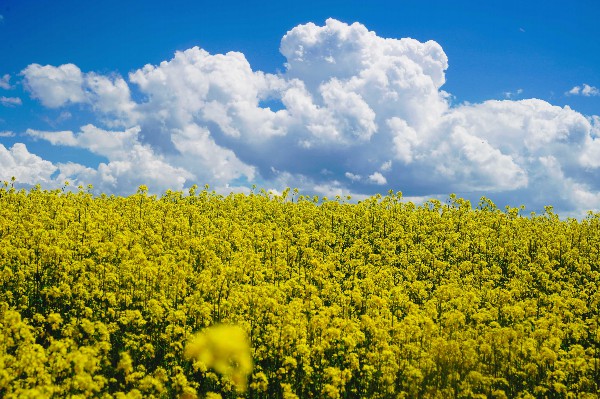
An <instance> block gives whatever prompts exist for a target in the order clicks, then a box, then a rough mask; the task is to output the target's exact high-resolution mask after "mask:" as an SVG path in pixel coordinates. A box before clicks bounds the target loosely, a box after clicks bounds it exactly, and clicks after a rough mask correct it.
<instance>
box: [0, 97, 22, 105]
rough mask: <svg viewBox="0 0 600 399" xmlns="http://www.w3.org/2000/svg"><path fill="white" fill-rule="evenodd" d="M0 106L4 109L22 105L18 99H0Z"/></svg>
mask: <svg viewBox="0 0 600 399" xmlns="http://www.w3.org/2000/svg"><path fill="white" fill-rule="evenodd" d="M0 104H1V105H3V106H5V107H15V106H17V105H21V104H23V102H22V101H21V99H20V98H19V97H4V96H2V97H0Z"/></svg>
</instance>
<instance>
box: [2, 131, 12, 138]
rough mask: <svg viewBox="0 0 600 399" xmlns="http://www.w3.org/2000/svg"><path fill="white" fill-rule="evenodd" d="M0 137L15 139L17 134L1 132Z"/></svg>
mask: <svg viewBox="0 0 600 399" xmlns="http://www.w3.org/2000/svg"><path fill="white" fill-rule="evenodd" d="M0 137H15V133H14V132H11V131H4V132H0Z"/></svg>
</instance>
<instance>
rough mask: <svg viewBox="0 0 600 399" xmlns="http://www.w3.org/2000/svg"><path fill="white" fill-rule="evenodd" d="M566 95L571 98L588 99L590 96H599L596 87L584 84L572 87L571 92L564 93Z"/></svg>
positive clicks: (599, 91)
mask: <svg viewBox="0 0 600 399" xmlns="http://www.w3.org/2000/svg"><path fill="white" fill-rule="evenodd" d="M565 94H566V95H568V96H569V95H571V96H579V95H581V96H585V97H590V96H600V90H598V89H597V88H596V87H594V86H590V85H588V84H586V83H584V84H583V85H582V86H575V87H573V88H572V89H571V90H569V91H567V92H566V93H565Z"/></svg>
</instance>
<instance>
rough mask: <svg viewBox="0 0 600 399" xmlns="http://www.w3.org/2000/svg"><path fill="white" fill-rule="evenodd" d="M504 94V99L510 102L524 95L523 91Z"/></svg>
mask: <svg viewBox="0 0 600 399" xmlns="http://www.w3.org/2000/svg"><path fill="white" fill-rule="evenodd" d="M503 94H504V98H506V99H507V100H510V99H512V98H514V97H516V96H520V95H521V94H523V89H517V90H516V91H505V92H504V93H503Z"/></svg>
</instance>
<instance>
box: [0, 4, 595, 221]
mask: <svg viewBox="0 0 600 399" xmlns="http://www.w3.org/2000/svg"><path fill="white" fill-rule="evenodd" d="M599 12H600V4H599V3H598V2H597V1H591V0H589V1H586V0H581V1H575V2H571V3H566V2H563V1H543V2H542V1H528V2H523V1H512V0H510V1H502V2H500V1H486V2H480V1H460V0H459V1H453V2H447V1H402V0H396V1H372V2H365V1H353V0H346V1H303V2H291V1H278V2H253V1H245V2H237V1H230V2H227V3H226V4H221V3H220V2H214V1H211V2H208V1H183V0H173V1H170V2H165V1H154V0H146V1H143V2H142V1H127V2H123V1H114V0H104V1H102V2H95V1H94V2H81V1H74V0H52V1H50V0H35V1H34V0H0V181H2V180H6V181H7V180H10V179H11V177H13V176H14V177H15V178H16V184H17V186H18V187H25V188H27V187H31V186H33V185H35V184H40V185H41V186H42V187H43V188H47V189H54V188H60V187H62V186H63V185H64V182H65V181H69V182H70V184H71V186H78V185H83V186H84V187H85V186H87V185H88V184H92V185H93V187H94V192H95V193H101V192H104V193H108V194H117V195H129V194H132V193H134V192H135V191H136V190H137V187H138V186H139V185H142V184H144V185H146V186H148V187H149V189H150V192H152V193H156V194H159V195H160V194H161V193H163V192H165V191H166V190H187V189H188V188H189V187H190V186H192V185H193V184H197V185H199V186H201V187H202V186H203V185H205V184H209V185H210V186H211V187H212V188H214V189H215V190H217V191H218V192H220V193H223V194H227V193H229V192H231V191H234V192H238V191H242V192H248V190H249V188H250V187H251V186H252V185H256V186H257V187H260V188H264V189H266V190H273V191H274V192H280V191H282V190H283V189H284V188H286V187H292V188H299V189H300V191H301V192H302V193H305V194H309V195H319V196H328V197H330V198H331V197H334V196H336V195H341V196H346V195H351V196H352V197H353V198H354V199H355V200H360V199H362V198H366V197H368V196H371V195H374V194H377V193H381V194H385V193H387V192H388V191H389V190H394V191H402V193H403V194H404V196H405V197H406V198H407V199H411V200H414V201H415V202H419V201H422V200H424V199H428V198H438V199H440V200H445V199H447V198H448V195H449V194H450V193H456V194H457V195H459V196H461V197H464V198H467V199H469V200H471V202H472V203H473V204H474V205H475V204H477V202H478V200H479V198H480V197H481V196H485V197H487V198H490V199H491V200H492V201H494V202H495V203H496V204H497V205H498V206H499V207H504V206H511V207H518V206H521V205H524V206H525V209H526V210H527V211H528V212H529V211H534V212H538V213H540V212H542V211H543V209H544V206H546V205H551V206H553V207H554V209H555V210H556V211H557V212H559V213H560V214H561V215H566V216H574V217H583V216H585V214H586V212H587V211H588V210H592V211H598V210H600V117H599V116H598V115H600V40H598V38H600V24H597V15H599Z"/></svg>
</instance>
